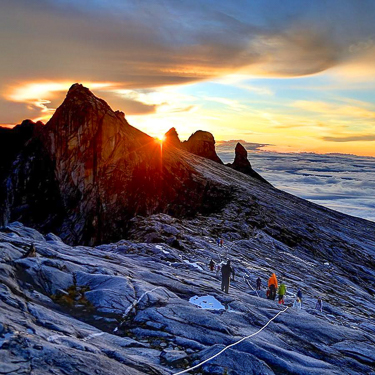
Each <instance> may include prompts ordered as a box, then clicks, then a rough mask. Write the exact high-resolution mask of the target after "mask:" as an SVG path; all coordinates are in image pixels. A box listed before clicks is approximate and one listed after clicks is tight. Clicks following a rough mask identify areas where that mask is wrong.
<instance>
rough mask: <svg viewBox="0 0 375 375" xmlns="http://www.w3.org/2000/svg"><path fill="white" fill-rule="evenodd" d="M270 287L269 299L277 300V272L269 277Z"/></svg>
mask: <svg viewBox="0 0 375 375" xmlns="http://www.w3.org/2000/svg"><path fill="white" fill-rule="evenodd" d="M268 288H269V290H270V294H269V299H272V300H275V298H276V291H277V288H278V284H277V277H276V274H275V273H273V274H272V276H271V277H270V278H269V279H268Z"/></svg>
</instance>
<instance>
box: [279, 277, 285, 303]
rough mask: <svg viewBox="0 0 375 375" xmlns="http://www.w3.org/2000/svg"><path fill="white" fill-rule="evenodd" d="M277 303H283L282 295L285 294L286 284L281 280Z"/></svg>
mask: <svg viewBox="0 0 375 375" xmlns="http://www.w3.org/2000/svg"><path fill="white" fill-rule="evenodd" d="M278 292H279V305H281V304H282V305H283V304H284V296H285V294H286V285H285V284H284V283H283V282H282V283H281V284H280V286H279V290H278Z"/></svg>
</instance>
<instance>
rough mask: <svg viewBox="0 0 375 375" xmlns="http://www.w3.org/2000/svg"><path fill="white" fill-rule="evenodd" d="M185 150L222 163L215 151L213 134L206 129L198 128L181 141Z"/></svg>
mask: <svg viewBox="0 0 375 375" xmlns="http://www.w3.org/2000/svg"><path fill="white" fill-rule="evenodd" d="M182 146H183V148H185V150H187V151H189V152H191V153H193V154H195V155H198V156H202V157H204V158H207V159H210V160H213V161H216V162H217V163H220V164H223V162H222V161H221V159H220V158H219V157H218V156H217V154H216V151H215V139H214V136H213V135H212V134H211V133H209V132H206V131H203V130H198V131H196V132H195V133H194V134H192V135H191V136H190V137H189V139H188V140H187V141H185V142H183V143H182Z"/></svg>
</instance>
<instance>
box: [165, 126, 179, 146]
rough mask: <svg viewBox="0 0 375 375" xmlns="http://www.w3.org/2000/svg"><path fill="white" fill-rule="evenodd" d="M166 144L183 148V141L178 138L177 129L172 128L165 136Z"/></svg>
mask: <svg viewBox="0 0 375 375" xmlns="http://www.w3.org/2000/svg"><path fill="white" fill-rule="evenodd" d="M164 137H165V142H167V143H169V144H171V145H173V146H175V147H181V141H180V138H179V137H178V133H177V130H176V128H170V129H169V130H168V131H167V132H166V133H165V134H164Z"/></svg>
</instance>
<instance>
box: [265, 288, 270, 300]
mask: <svg viewBox="0 0 375 375" xmlns="http://www.w3.org/2000/svg"><path fill="white" fill-rule="evenodd" d="M266 297H267V299H270V288H267V292H266Z"/></svg>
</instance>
